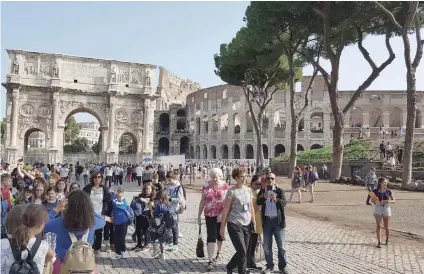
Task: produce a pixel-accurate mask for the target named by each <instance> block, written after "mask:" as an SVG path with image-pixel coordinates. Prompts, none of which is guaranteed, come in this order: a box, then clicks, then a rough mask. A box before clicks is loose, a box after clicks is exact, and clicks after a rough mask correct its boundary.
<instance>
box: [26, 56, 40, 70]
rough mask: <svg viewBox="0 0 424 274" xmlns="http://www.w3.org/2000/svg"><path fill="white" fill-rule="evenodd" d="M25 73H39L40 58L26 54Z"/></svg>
mask: <svg viewBox="0 0 424 274" xmlns="http://www.w3.org/2000/svg"><path fill="white" fill-rule="evenodd" d="M24 73H25V74H27V75H37V74H38V58H36V57H31V56H26V58H25V60H24Z"/></svg>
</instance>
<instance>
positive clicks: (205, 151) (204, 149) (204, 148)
mask: <svg viewBox="0 0 424 274" xmlns="http://www.w3.org/2000/svg"><path fill="white" fill-rule="evenodd" d="M203 159H208V148H207V147H206V145H203Z"/></svg>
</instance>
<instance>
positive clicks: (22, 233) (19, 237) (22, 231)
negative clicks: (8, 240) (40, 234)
mask: <svg viewBox="0 0 424 274" xmlns="http://www.w3.org/2000/svg"><path fill="white" fill-rule="evenodd" d="M12 237H13V239H14V240H15V241H14V242H15V243H16V245H17V247H18V248H19V249H20V250H23V249H26V248H27V246H28V242H29V233H28V227H27V226H26V225H24V224H22V225H20V226H19V227H18V228H17V229H16V230H15V231H14V232H13V233H12Z"/></svg>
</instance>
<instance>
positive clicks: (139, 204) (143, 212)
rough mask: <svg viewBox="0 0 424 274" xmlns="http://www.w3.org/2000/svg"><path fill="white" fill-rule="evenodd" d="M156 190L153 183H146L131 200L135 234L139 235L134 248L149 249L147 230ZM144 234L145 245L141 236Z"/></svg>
mask: <svg viewBox="0 0 424 274" xmlns="http://www.w3.org/2000/svg"><path fill="white" fill-rule="evenodd" d="M155 195H156V194H155V190H154V188H153V185H152V184H151V183H148V184H145V185H144V187H143V191H142V193H141V194H140V195H138V196H137V197H134V200H133V201H132V202H131V208H132V209H133V210H134V214H135V234H136V236H137V245H136V246H135V247H134V248H133V249H132V250H138V249H141V251H147V250H149V248H150V247H149V245H150V241H149V237H148V233H147V230H148V228H149V225H150V219H151V216H152V215H151V211H150V210H151V208H152V207H153V201H154V199H155ZM142 236H144V246H143V245H141V238H142Z"/></svg>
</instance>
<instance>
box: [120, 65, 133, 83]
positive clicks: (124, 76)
mask: <svg viewBox="0 0 424 274" xmlns="http://www.w3.org/2000/svg"><path fill="white" fill-rule="evenodd" d="M117 74H118V76H117V82H118V83H128V82H129V79H130V71H129V69H128V67H118V71H117Z"/></svg>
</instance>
